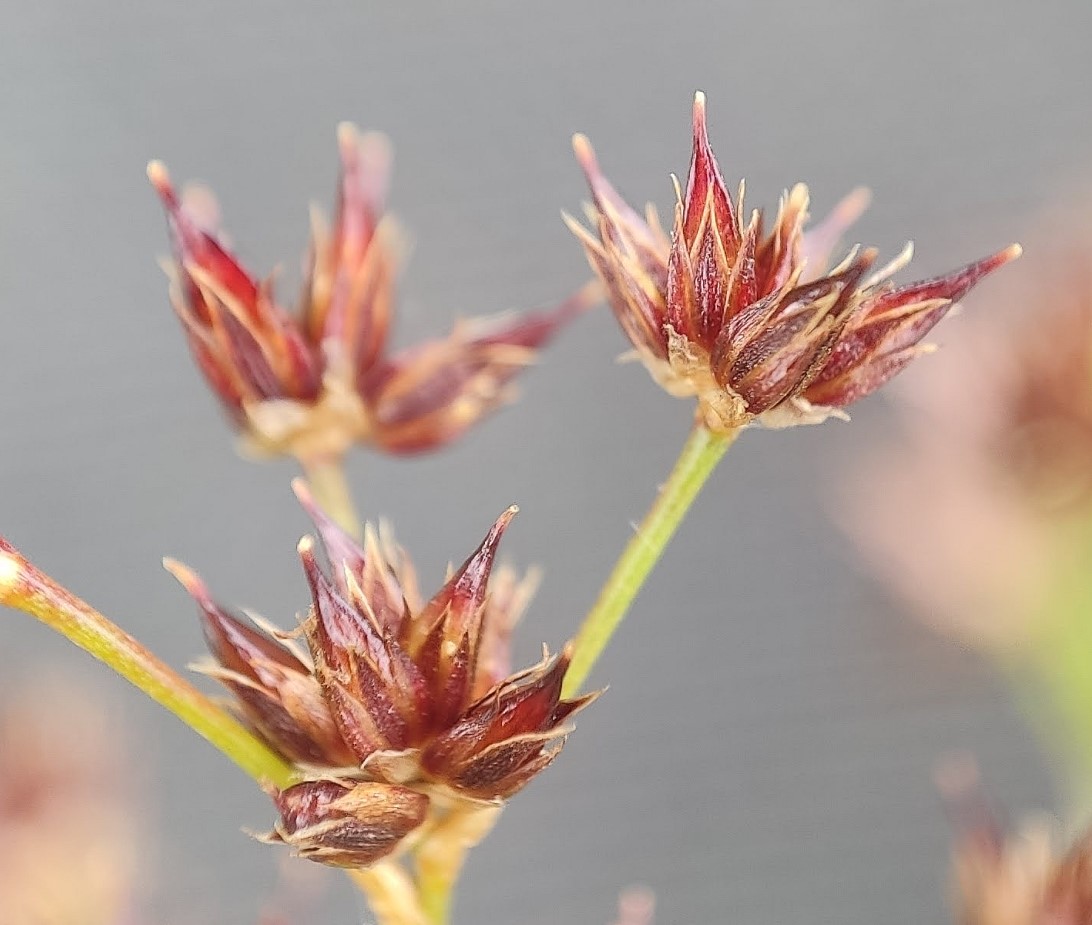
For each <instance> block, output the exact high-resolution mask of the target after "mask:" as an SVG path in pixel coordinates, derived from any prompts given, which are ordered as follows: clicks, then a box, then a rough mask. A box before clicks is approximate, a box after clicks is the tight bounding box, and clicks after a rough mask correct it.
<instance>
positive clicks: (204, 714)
mask: <svg viewBox="0 0 1092 925" xmlns="http://www.w3.org/2000/svg"><path fill="white" fill-rule="evenodd" d="M0 604H2V605H5V606H8V607H14V608H15V609H16V610H21V611H23V612H24V613H28V614H30V615H31V616H33V617H37V618H38V619H39V620H40V621H41V622H42V623H44V624H45V625H46V626H48V627H50V628H51V629H54V630H56V631H57V632H58V633H60V634H61V635H62V636H65V637H66V638H67V639H68V640H69V641H70V642H73V643H75V644H76V645H77V646H79V647H80V648H81V649H83V650H84V651H85V652H87V653H89V654H90V655H92V656H94V657H95V658H97V659H98V660H99V661H101V662H105V663H106V664H107V665H109V666H110V668H112V669H113V670H114V671H116V672H117V673H118V674H119V675H121V676H122V677H123V678H125V679H126V680H127V681H129V682H131V683H132V684H134V685H135V686H136V687H138V688H139V689H140V690H142V691H143V692H144V693H145V694H147V695H148V696H149V697H151V698H152V700H154V701H155V702H156V703H158V704H160V706H163V707H166V708H167V709H168V710H170V711H171V712H172V713H173V714H174V715H175V716H177V717H178V718H179V719H180V720H182V722H184V723H185V724H186V725H187V726H189V727H190V728H191V729H193V730H194V731H195V732H197V733H198V734H199V735H201V736H204V738H205V739H207V740H208V741H209V742H210V743H211V744H212V745H213V746H214V747H215V748H217V749H219V750H220V751H221V752H223V753H224V754H225V755H226V756H227V757H228V758H230V759H231V760H232V761H234V762H235V763H236V764H237V765H238V766H239V767H240V768H242V769H243V770H244V771H245V772H246V773H247V774H249V775H250V776H251V777H253V778H254V779H255V780H256V781H257V782H258V783H259V784H262V785H273V786H275V787H278V788H284V787H287V786H289V785H291V784H292V783H293V782H294V781H295V772H294V770H293V768H292V766H291V765H289V764H287V763H286V762H285V761H284V760H283V759H281V758H280V756H278V755H277V754H276V753H275V752H273V751H272V750H270V749H269V747H268V746H266V745H265V743H263V742H262V741H261V740H260V739H258V738H257V737H256V736H254V735H253V734H252V733H251V732H250V731H249V730H248V729H246V727H244V726H243V725H242V724H240V723H239V722H238V721H237V720H235V719H234V718H233V717H232V716H231V715H230V714H229V713H227V712H225V711H224V710H222V709H221V708H220V707H218V706H217V705H216V704H215V703H213V702H212V701H211V700H210V699H209V698H208V697H206V696H205V695H204V694H202V693H201V692H200V691H199V690H197V688H195V687H194V686H193V685H192V684H190V683H189V682H187V681H185V680H184V679H183V678H182V677H180V676H179V675H178V674H177V672H175V671H174V670H173V669H172V668H171V667H170V666H169V665H167V664H165V663H164V662H161V661H160V660H159V659H158V658H156V657H155V656H154V655H152V653H151V652H149V651H148V650H147V649H145V648H144V647H143V646H142V645H141V644H140V643H139V642H137V641H136V640H135V639H133V637H132V636H130V635H129V634H128V633H126V632H124V631H123V630H121V629H120V628H118V627H117V626H115V625H114V624H113V623H111V622H110V621H109V620H108V619H107V618H106V617H104V616H103V615H102V614H101V613H99V612H98V611H96V610H95V609H94V608H92V607H91V606H90V605H89V604H86V603H84V602H83V601H81V600H80V599H79V598H77V597H75V596H74V595H72V594H70V593H69V592H68V591H66V590H65V589H64V588H62V587H61V586H60V585H58V584H57V583H56V582H55V581H53V579H51V578H50V577H49V576H48V575H45V574H44V573H42V572H41V571H39V570H38V569H37V568H35V566H33V565H32V564H31V563H30V562H28V561H27V560H26V558H24V557H23V556H22V555H21V554H20V553H19V552H18V550H16V549H15V548H14V547H13V546H11V545H10V544H9V543H7V541H5V540H4V539H3V538H0Z"/></svg>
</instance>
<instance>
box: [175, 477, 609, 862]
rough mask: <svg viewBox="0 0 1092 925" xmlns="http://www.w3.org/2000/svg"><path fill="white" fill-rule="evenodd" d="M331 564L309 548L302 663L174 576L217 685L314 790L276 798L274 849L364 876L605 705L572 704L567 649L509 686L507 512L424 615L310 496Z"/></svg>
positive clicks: (185, 576)
mask: <svg viewBox="0 0 1092 925" xmlns="http://www.w3.org/2000/svg"><path fill="white" fill-rule="evenodd" d="M297 491H298V493H299V494H300V499H301V501H302V503H303V504H304V506H305V507H306V508H307V510H308V512H309V513H310V515H311V517H312V518H313V520H314V521H315V526H316V528H317V532H318V535H319V537H320V540H321V542H322V545H323V547H324V549H325V553H326V556H327V558H328V559H329V562H330V566H331V572H330V575H327V574H326V572H325V571H324V570H323V569H322V568H321V567H320V566H319V564H318V562H317V561H316V559H315V552H314V544H313V542H312V541H311V539H310V538H306V539H305V540H303V541H302V542H301V544H300V555H301V557H302V559H303V566H304V571H305V573H306V575H307V580H308V582H309V584H310V586H311V596H312V601H313V606H312V608H311V612H310V614H309V615H308V617H307V619H306V620H305V621H304V623H303V626H302V628H301V631H302V634H303V636H304V638H305V639H306V641H307V651H302V650H300V649H298V648H297V647H296V646H295V645H294V644H293V642H292V640H291V639H290V638H289V637H288V636H287V635H286V634H284V633H278V632H276V631H275V630H273V629H271V628H269V627H265V626H264V625H262V627H261V629H256V628H252V627H250V626H247V625H246V624H245V623H243V622H242V621H240V620H239V619H237V618H236V617H234V616H233V615H231V614H230V613H229V612H228V611H226V610H225V609H224V608H222V607H221V606H219V605H218V604H217V603H216V602H215V601H213V599H212V598H211V596H210V595H209V593H208V590H207V589H206V587H205V585H204V583H203V582H202V581H201V580H200V579H199V578H198V577H197V576H196V575H195V574H193V573H192V572H190V571H189V570H188V569H186V568H185V567H184V566H181V565H178V564H177V563H169V565H168V567H169V568H170V569H171V570H172V572H173V573H174V574H175V576H176V577H177V578H178V579H179V580H180V581H181V582H182V584H183V585H184V586H185V588H186V589H187V590H188V591H189V592H190V594H191V595H192V596H193V597H194V598H195V600H196V601H197V603H198V605H199V607H200V610H201V614H202V619H203V625H204V630H205V635H206V638H207V640H208V643H209V647H210V650H211V651H212V654H213V656H214V657H215V662H216V663H215V665H214V666H212V667H210V668H208V669H207V671H208V673H209V674H211V675H213V676H215V677H216V678H218V679H219V680H220V681H222V682H223V683H224V684H225V685H226V686H227V687H228V689H229V690H231V691H232V693H233V694H234V695H235V697H236V698H237V701H238V704H239V708H240V711H241V712H242V714H243V715H244V716H245V718H246V719H247V720H248V721H249V722H250V724H251V725H252V726H253V727H254V729H255V730H257V731H258V732H259V733H260V734H261V735H262V736H263V737H264V738H265V739H266V740H267V741H268V742H269V743H270V744H271V745H272V746H273V747H274V748H275V749H276V750H277V751H278V752H280V753H281V754H282V755H284V756H285V757H286V758H288V759H289V760H291V761H293V762H295V763H297V764H299V765H300V766H301V767H302V768H303V769H304V771H305V773H306V775H307V776H309V777H311V778H313V779H311V780H308V781H306V782H304V783H301V784H298V785H296V786H293V787H290V788H289V789H287V790H285V791H283V792H281V793H279V794H277V795H276V800H277V804H278V807H279V809H280V811H281V816H282V819H281V822H280V824H279V825H278V826H277V831H276V836H275V838H276V839H277V840H281V841H285V842H287V843H289V844H291V845H293V846H294V847H295V848H296V849H297V850H298V851H299V852H300V853H301V854H302V855H305V856H307V857H311V858H313V859H315V860H319V861H323V862H325V863H329V864H334V865H339V866H350V867H358V866H363V865H366V864H370V863H372V862H373V861H375V860H377V859H379V858H382V857H384V856H386V855H387V854H389V853H391V852H392V851H393V850H394V849H395V848H396V847H397V846H398V845H399V843H400V842H401V841H402V840H403V839H404V838H405V837H406V836H408V835H409V834H410V833H411V832H413V831H414V830H415V829H418V828H419V827H420V826H421V825H422V823H423V822H425V820H426V818H427V816H428V813H429V809H430V805H431V804H432V803H433V802H436V801H440V802H441V804H443V805H449V804H450V803H451V801H460V800H461V801H468V802H480V801H497V800H505V799H507V798H509V797H511V796H512V795H513V794H515V793H516V792H517V791H518V790H520V789H521V788H522V787H523V786H524V785H526V784H527V783H528V781H530V779H531V778H532V777H534V776H535V775H536V774H538V773H539V772H540V771H542V770H543V769H544V768H545V767H546V766H547V765H549V764H550V762H551V761H553V759H554V758H555V757H556V756H557V754H558V749H559V747H560V745H561V744H562V742H563V741H564V739H565V736H566V735H567V734H568V732H569V726H568V725H567V721H568V720H569V718H570V717H571V716H572V715H573V714H575V713H576V712H577V711H578V710H579V709H581V708H582V707H583V706H585V705H586V704H587V703H589V702H590V701H591V700H592V699H594V696H595V695H588V696H584V697H580V698H576V699H573V700H563V699H561V682H562V679H563V678H564V676H565V671H566V669H567V668H568V664H569V656H568V651H567V650H566V651H565V652H564V653H562V655H561V656H559V657H554V658H549V657H548V656H544V658H543V660H542V661H541V662H540V663H539V664H537V665H535V666H534V667H532V668H529V669H526V670H524V671H521V672H518V673H515V674H509V670H508V666H507V657H506V650H507V639H508V636H509V633H510V631H511V626H512V623H513V622H514V621H515V619H516V618H517V617H518V616H519V611H520V610H521V609H522V606H523V605H524V604H525V603H526V598H527V594H526V593H525V592H526V590H527V589H526V586H525V585H521V583H519V582H517V581H516V580H515V579H514V578H513V577H512V576H511V575H504V574H503V573H501V574H500V575H499V578H500V582H499V587H498V590H499V592H500V593H499V594H497V595H493V596H491V594H490V591H491V584H492V583H491V582H490V574H491V571H492V569H493V560H494V556H495V554H496V550H497V545H498V543H499V542H500V538H501V535H502V533H503V532H504V530H505V528H506V527H507V525H508V523H509V522H510V521H511V519H512V516H513V515H514V513H515V509H514V508H511V509H509V510H508V511H506V512H505V513H504V514H502V515H501V517H500V518H499V519H498V520H497V522H496V523H495V524H494V525H493V528H492V529H491V530H490V531H489V534H488V535H487V536H486V538H485V540H484V541H483V542H482V544H481V545H480V546H479V547H478V549H477V551H475V553H474V554H473V555H472V556H471V557H470V558H469V559H467V560H466V562H465V563H464V564H463V565H462V567H461V568H459V569H458V570H456V571H455V572H454V574H452V575H451V577H450V578H449V579H448V581H447V582H446V584H445V585H444V586H443V588H441V589H440V591H438V592H437V593H436V595H435V596H433V597H432V599H431V600H429V601H427V602H423V601H422V600H421V598H420V596H419V594H418V591H417V585H416V580H415V577H414V573H413V569H412V566H411V565H410V563H409V561H408V559H407V558H406V556H405V554H404V553H403V552H402V550H401V549H399V548H398V547H396V546H395V545H394V544H393V543H392V542H390V541H389V540H386V539H383V538H381V537H379V536H377V534H376V533H375V532H374V531H373V530H371V529H370V528H369V529H368V530H367V533H366V537H365V541H364V545H363V546H360V545H358V544H357V543H356V542H355V541H354V540H353V539H352V538H351V537H350V536H349V535H348V534H346V533H345V532H344V531H343V530H341V529H340V528H339V527H337V526H336V525H335V524H334V523H333V521H331V520H330V519H329V518H328V517H327V516H326V515H325V514H324V513H323V512H322V511H321V510H320V509H318V508H317V507H316V506H315V505H314V503H313V501H312V500H311V498H310V497H309V496H308V495H307V493H306V491H305V490H304V489H303V488H302V485H298V487H297Z"/></svg>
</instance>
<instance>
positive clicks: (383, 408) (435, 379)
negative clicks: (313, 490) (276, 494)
mask: <svg viewBox="0 0 1092 925" xmlns="http://www.w3.org/2000/svg"><path fill="white" fill-rule="evenodd" d="M338 141H339V147H340V151H341V165H342V166H341V182H340V186H339V196H338V205H337V213H336V215H335V218H334V222H333V227H332V229H331V228H327V227H326V225H325V223H324V222H323V221H322V219H321V217H317V216H316V217H315V218H314V220H313V223H312V224H313V228H312V236H311V247H310V253H309V255H308V259H307V274H306V281H305V285H304V287H303V293H302V297H301V299H300V304H299V308H298V311H297V312H296V313H295V314H292V313H289V312H287V311H285V310H284V309H283V308H282V307H281V306H280V305H279V304H278V302H277V300H276V296H275V294H274V291H273V284H272V280H271V279H266V280H260V279H258V278H257V277H255V276H254V275H253V274H252V273H250V272H249V271H248V270H247V269H246V268H244V267H243V266H242V264H241V263H240V262H239V261H238V260H237V259H236V257H235V256H234V255H233V254H232V252H231V251H230V250H229V248H228V246H227V244H226V243H225V240H224V238H223V237H222V235H221V234H220V232H219V230H218V227H217V226H218V218H217V209H216V206H215V202H214V200H213V199H212V197H211V194H209V193H208V192H207V191H204V190H190V191H187V192H186V193H184V194H183V195H182V196H179V195H178V194H177V193H176V192H175V189H174V187H173V186H172V184H171V181H170V179H169V177H168V175H167V171H166V169H165V168H164V166H163V165H162V164H160V163H158V162H153V163H152V164H150V165H149V168H148V175H149V178H150V179H151V181H152V185H153V186H154V187H155V189H156V191H157V192H158V193H159V196H160V198H161V199H162V201H163V205H164V207H165V209H166V211H167V218H168V221H169V225H170V231H171V238H172V243H173V246H174V258H175V259H174V263H173V265H172V266H170V267H169V268H168V274H169V276H170V278H171V302H172V303H173V305H174V308H175V311H176V312H177V314H178V316H179V318H180V319H181V321H182V325H183V327H184V329H185V331H186V336H187V338H188V341H189V345H190V349H191V351H192V352H193V355H194V358H195V359H196V361H197V364H198V366H199V367H200V369H201V371H202V372H203V373H204V375H205V378H206V379H207V380H208V383H209V385H210V386H211V387H212V389H213V390H214V392H215V393H216V395H217V397H218V398H219V399H220V402H221V403H222V405H223V406H224V408H225V409H226V411H227V413H228V415H229V417H230V418H231V420H232V421H233V423H234V424H235V426H236V427H237V428H238V429H239V430H240V431H241V432H242V434H243V436H244V443H245V446H246V447H247V448H248V449H250V450H251V451H253V452H258V453H265V454H278V453H291V454H293V455H296V456H298V457H300V458H304V459H306V458H311V459H316V458H324V457H331V456H337V455H340V454H341V453H343V452H344V451H345V450H346V449H347V448H348V447H349V446H351V445H352V444H353V443H358V442H363V443H369V444H372V445H374V446H376V447H377V448H379V449H382V450H384V451H386V452H390V453H415V452H420V451H424V450H429V449H433V448H435V447H438V446H441V445H443V444H446V443H448V442H450V441H452V440H454V439H455V438H457V437H459V436H460V435H461V434H462V433H463V432H464V431H465V430H466V429H467V428H469V427H470V426H471V425H472V424H474V423H475V422H476V421H478V420H479V419H480V418H482V417H483V416H484V415H485V414H487V413H488V412H490V411H492V410H493V409H495V408H496V407H498V406H499V405H500V404H502V403H503V402H504V401H505V400H506V398H507V397H508V390H507V389H506V386H507V385H508V383H509V382H510V381H511V380H512V378H513V377H514V376H516V375H517V374H518V373H519V372H520V370H522V369H523V368H524V367H526V366H527V365H528V363H530V362H531V361H532V360H533V358H534V355H535V351H536V350H537V349H538V348H539V347H541V346H543V345H544V344H545V343H546V342H547V341H548V340H549V339H550V337H551V336H552V335H553V334H554V333H555V332H556V331H557V329H558V328H559V326H561V325H562V324H563V323H564V322H566V321H568V320H569V319H571V318H572V317H573V316H574V315H575V314H577V313H578V312H579V311H580V310H581V309H583V308H584V307H586V306H587V305H589V304H590V303H591V301H592V298H591V296H592V293H591V292H590V291H584V292H581V293H579V294H577V295H576V296H574V297H572V298H571V299H569V300H568V301H566V302H565V303H563V304H562V305H560V306H559V307H557V308H555V309H552V310H548V311H540V312H531V313H527V314H524V315H521V316H497V317H494V318H479V319H473V320H469V321H465V322H461V323H459V324H457V325H456V326H455V328H454V329H453V331H452V332H451V334H449V335H448V336H447V337H446V338H443V339H437V340H431V341H427V342H425V343H422V344H419V345H417V346H414V347H411V348H409V349H406V350H403V351H400V352H397V353H393V354H392V353H391V352H390V351H389V349H388V344H387V335H388V329H389V326H390V318H391V312H392V309H393V305H394V298H395V294H394V283H395V276H396V270H397V264H398V251H399V248H398V242H397V234H396V230H395V228H394V225H393V222H392V220H391V219H390V217H389V216H387V215H385V214H384V203H385V197H386V191H387V182H388V174H389V168H390V150H389V146H388V143H387V141H386V139H385V138H383V136H380V135H376V134H366V135H358V133H357V132H356V130H355V129H354V128H353V127H352V126H349V125H343V126H341V128H340V130H339V133H338Z"/></svg>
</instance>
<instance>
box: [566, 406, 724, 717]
mask: <svg viewBox="0 0 1092 925" xmlns="http://www.w3.org/2000/svg"><path fill="white" fill-rule="evenodd" d="M738 435H739V431H738V430H733V431H730V432H728V433H723V434H717V433H713V432H712V431H710V430H708V429H707V428H706V427H704V426H703V425H701V424H700V423H699V424H695V425H694V429H693V430H692V431H691V433H690V436H689V438H687V441H686V443H685V444H684V445H683V448H682V452H681V453H680V454H679V458H678V460H676V462H675V467H674V468H673V469H672V470H671V474H670V475H669V476H668V477H667V481H666V482H665V483H664V484H663V485H662V486H661V488H660V493H659V495H658V496H657V497H656V500H655V501H654V502H653V504H652V507H651V508H650V509H649V512H648V513H647V514H646V515H645V519H644V520H643V521H641V525H640V526H639V527H638V528H637V532H636V533H635V534H634V535H633V536H632V537H631V538H630V541H629V543H627V544H626V548H625V549H624V550H623V551H622V555H621V558H619V560H618V562H617V563H616V564H615V566H614V571H612V572H611V573H610V577H609V578H608V579H607V583H606V584H605V585H603V590H602V591H600V592H599V598H598V600H596V602H595V604H594V606H593V607H592V609H591V611H590V612H589V613H588V615H587V617H585V618H584V623H583V625H582V626H581V627H580V632H579V633H577V636H576V639H575V641H574V643H573V656H572V663H571V664H570V666H569V671H568V673H567V674H566V675H565V686H564V688H563V690H562V696H564V697H572V696H573V695H574V694H576V693H577V692H578V691H579V690H580V687H581V685H583V683H584V681H585V680H586V679H587V677H588V675H589V674H590V673H591V670H592V667H593V666H594V665H595V663H596V661H597V660H598V659H599V656H600V655H601V654H602V652H603V649H604V648H606V645H607V643H608V642H609V641H610V638H611V636H613V635H614V631H615V630H616V629H618V625H619V624H620V623H621V622H622V618H623V617H624V616H625V615H626V610H627V609H628V608H629V605H630V604H631V603H632V602H633V599H634V598H635V597H636V596H637V592H638V591H640V590H641V586H642V585H643V584H644V583H645V579H646V578H648V575H649V573H650V572H651V571H652V569H653V567H654V566H655V565H656V563H657V562H658V561H659V560H660V556H662V555H663V552H664V549H665V548H666V547H667V544H668V543H669V542H670V540H671V537H672V536H674V535H675V531H676V529H678V526H679V524H680V523H681V522H682V519H683V517H685V516H686V512H687V511H688V510H689V509H690V505H691V504H693V503H694V499H695V498H696V497H697V496H698V492H700V491H701V487H702V486H703V485H704V484H705V482H706V480H707V479H708V478H709V476H710V475H711V474H712V472H713V470H714V469H715V468H716V466H717V463H718V462H720V460H721V457H723V456H724V454H725V453H726V452H727V451H728V447H730V446H731V445H732V443H733V442H735V439H736V437H737V436H738Z"/></svg>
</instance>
